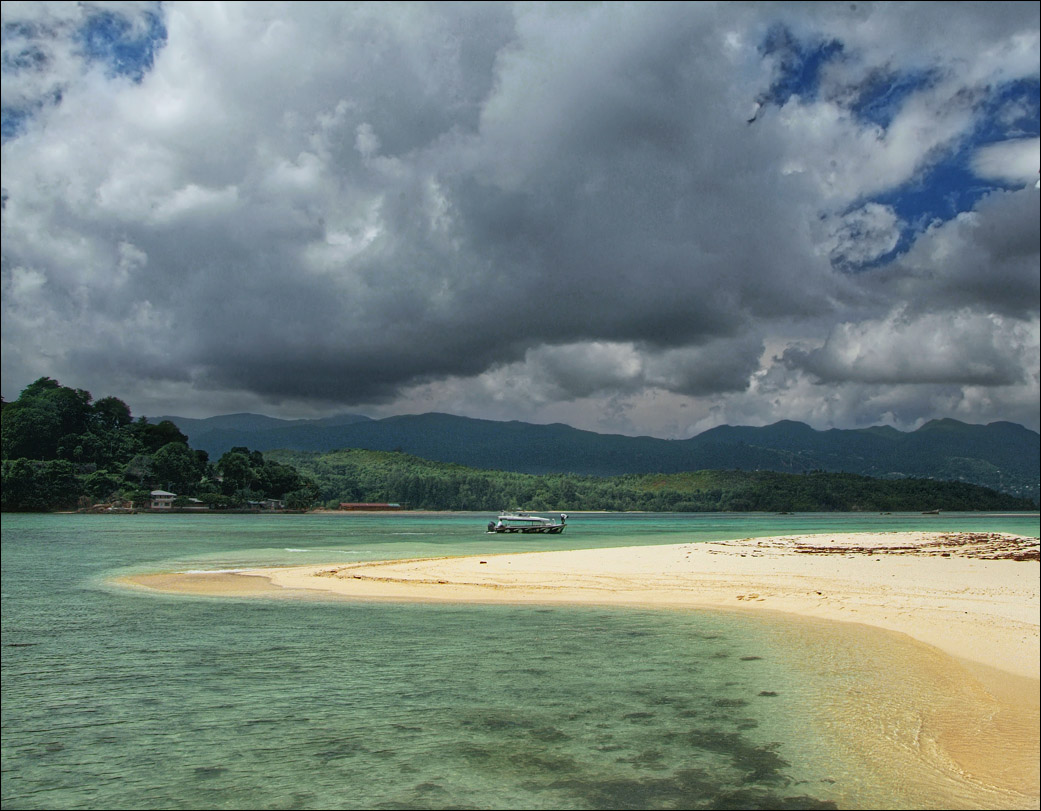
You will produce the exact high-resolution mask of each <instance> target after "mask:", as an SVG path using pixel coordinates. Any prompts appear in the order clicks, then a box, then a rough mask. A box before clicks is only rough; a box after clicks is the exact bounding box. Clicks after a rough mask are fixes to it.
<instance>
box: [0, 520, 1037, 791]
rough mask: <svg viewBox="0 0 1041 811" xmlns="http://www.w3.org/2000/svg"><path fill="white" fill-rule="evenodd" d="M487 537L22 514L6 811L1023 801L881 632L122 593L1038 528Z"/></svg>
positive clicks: (628, 611) (5, 611)
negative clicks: (144, 582)
mask: <svg viewBox="0 0 1041 811" xmlns="http://www.w3.org/2000/svg"><path fill="white" fill-rule="evenodd" d="M491 517H493V516H490V515H488V514H481V513H450V514H414V513H408V512H403V513H394V514H379V515H376V514H371V515H359V514H353V515H322V514H307V515H261V514H257V515H184V514H175V515H112V516H108V515H78V514H76V515H67V514H61V515H59V514H46V515H37V514H33V515H22V514H5V515H4V516H3V519H2V648H0V652H2V702H0V732H2V735H0V742H2V764H0V765H2V797H0V801H2V806H3V808H12V809H14V808H48V809H54V808H58V809H65V808H112V809H123V808H134V809H181V808H230V809H239V808H286V809H291V808H301V809H311V808H350V809H354V808H359V809H404V808H432V809H435V808H436V809H448V808H481V809H500V808H501V809H512V808H518V809H520V808H524V809H543V808H545V809H626V808H639V809H657V808H663V809H664V808H683V809H702V808H706V809H730V808H734V809H737V808H741V809H754V808H764V809H766V808H769V809H785V808H806V809H814V808H927V807H952V806H953V807H972V806H986V805H992V806H996V807H1000V806H1003V805H1004V806H1006V807H1008V806H1010V805H1011V806H1014V805H1015V798H1014V797H1011V798H1010V797H1009V796H1003V795H1001V794H1000V793H998V794H995V793H994V792H992V791H989V790H985V789H981V788H980V787H979V786H973V785H971V784H969V783H966V781H965V780H963V779H961V778H960V777H959V776H958V775H956V774H953V772H952V770H951V769H950V768H949V766H950V764H949V763H947V762H946V761H945V760H944V757H943V753H942V752H937V751H934V749H935V747H932V746H930V745H929V741H928V740H926V738H927V735H923V729H927V728H928V726H929V723H928V722H929V719H928V717H927V715H928V712H929V711H930V710H928V709H925V708H927V707H932V706H935V705H936V704H937V702H939V704H941V705H942V704H943V703H944V702H947V703H948V704H949V705H950V707H949V708H950V709H953V710H956V709H957V707H960V706H961V705H962V703H961V699H960V698H959V694H958V689H959V687H958V685H960V684H962V681H961V680H960V679H959V677H958V674H957V673H954V672H952V668H954V669H955V670H956V669H957V665H956V664H955V663H953V662H952V660H949V659H947V658H946V657H944V656H942V655H941V654H940V653H939V652H938V651H935V650H934V649H932V648H928V647H926V646H924V645H921V644H919V643H915V642H913V641H911V640H909V639H907V638H906V637H899V636H898V635H894V634H889V633H886V632H882V631H878V630H874V629H871V628H868V627H866V626H859V625H854V624H850V623H828V622H823V621H809V620H800V619H796V618H793V617H790V616H785V615H781V614H770V613H769V612H762V613H756V614H753V613H752V612H745V613H740V612H734V613H728V612H723V611H701V610H686V609H683V610H680V609H675V608H672V609H662V610H652V609H648V608H630V607H625V608H622V607H619V608H609V607H596V606H575V607H566V606H559V605H554V606H530V605H526V606H505V605H465V604H460V605H442V604H426V603H423V604H408V603H395V602H351V601H344V600H338V601H332V600H322V599H317V598H316V599H284V598H281V599H279V598H271V597H249V598H215V597H196V596H181V595H167V594H158V593H151V592H147V591H144V590H141V589H133V588H129V587H125V586H122V585H119V584H118V583H116V582H115V581H116V580H117V579H118V578H120V577H122V576H125V575H130V574H136V573H145V572H160V571H225V570H231V571H235V570H241V569H247V568H253V567H261V566H283V565H292V564H315V563H345V562H356V561H363V560H377V559H398V558H413V557H441V556H447V555H472V554H481V555H485V554H494V553H496V552H516V551H522V550H556V549H587V548H606V547H614V546H636V545H649V544H673V543H696V542H703V541H714V540H723V539H736V538H745V537H754V536H766V535H788V534H804V533H824V532H857V531H891V530H973V531H1003V532H1014V533H1018V534H1021V535H1027V536H1032V537H1037V536H1038V535H1039V519H1038V514H1037V513H1032V514H1003V515H988V514H981V513H962V514H958V513H945V514H941V515H938V516H937V515H930V516H925V515H918V514H892V515H868V514H836V513H819V514H794V515H767V514H661V513H626V514H606V513H605V514H575V515H572V516H571V517H570V519H569V521H568V528H567V531H566V532H565V533H564V534H563V535H552V536H550V535H544V536H543V535H536V536H531V535H522V536H502V535H492V534H487V533H486V532H485V527H486V525H487V522H488V520H489V519H490V518H491ZM1010 565H1018V564H1010ZM944 679H949V680H950V681H949V683H945V682H944V681H943V680H944ZM938 685H939V686H938Z"/></svg>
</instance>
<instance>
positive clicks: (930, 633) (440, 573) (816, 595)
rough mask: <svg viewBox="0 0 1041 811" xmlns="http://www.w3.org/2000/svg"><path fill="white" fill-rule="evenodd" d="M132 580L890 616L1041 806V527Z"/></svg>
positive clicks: (962, 761)
mask: <svg viewBox="0 0 1041 811" xmlns="http://www.w3.org/2000/svg"><path fill="white" fill-rule="evenodd" d="M124 582H126V583H129V584H132V585H134V586H136V587H138V588H142V587H143V588H147V589H154V590H158V591H164V592H179V593H191V594H196V595H198V594H206V595H211V596H237V597H243V596H290V595H295V596H300V595H311V596H317V597H325V598H333V599H348V600H393V601H443V602H455V603H461V602H483V603H513V604H531V603H542V604H547V603H548V604H601V605H616V606H647V607H657V608H707V609H717V610H718V609H723V610H730V611H746V612H747V611H752V612H756V611H758V612H763V611H771V612H783V613H785V614H789V615H797V616H799V617H802V618H810V619H816V620H829V621H839V622H846V623H859V624H862V625H868V626H874V627H876V628H881V629H884V630H886V631H889V632H892V633H895V634H901V635H906V637H909V638H910V639H911V640H913V641H915V642H916V643H918V644H921V645H925V646H931V647H932V648H933V649H937V650H939V651H940V652H942V653H943V654H946V655H947V657H951V658H949V659H948V661H950V662H951V663H952V665H951V667H952V668H954V669H957V670H958V672H963V673H964V680H966V681H967V680H972V681H974V683H975V684H978V685H980V686H982V688H983V691H984V693H985V701H984V703H986V704H987V705H988V706H989V707H990V708H991V709H989V710H987V712H986V715H987V728H986V730H982V729H977V730H975V731H974V732H973V733H971V734H970V733H969V732H968V730H964V731H960V730H961V727H962V726H963V725H964V724H963V722H962V721H958V722H955V720H954V719H951V723H950V724H949V729H947V730H946V731H945V732H944V733H943V737H944V740H943V745H944V749H945V753H946V754H945V757H949V758H953V759H954V761H955V765H956V767H957V768H958V770H960V771H963V772H965V773H967V774H970V775H973V776H974V777H975V778H978V779H980V780H982V781H983V782H985V783H986V784H987V785H989V786H991V787H994V788H997V789H1001V790H1006V789H1007V790H1009V791H1011V792H1012V794H1011V795H1009V796H1010V797H1015V798H1017V799H1015V800H1014V801H1013V803H1012V804H1013V805H1014V806H1015V805H1019V804H1021V803H1025V804H1026V805H1027V806H1029V807H1037V805H1038V798H1039V794H1041V789H1039V778H1038V754H1039V751H1038V749H1039V748H1038V728H1039V715H1041V713H1039V704H1041V701H1039V662H1041V649H1039V628H1041V578H1039V562H1038V540H1037V539H1035V538H1024V537H1021V536H1016V535H1009V534H1004V533H981V532H946V533H937V532H929V533H926V532H885V533H851V534H823V535H797V536H786V537H770V538H745V539H741V540H733V541H720V542H707V543H682V544H674V545H663V546H635V547H620V548H605V549H585V550H574V551H561V552H526V553H509V554H494V555H480V556H467V557H445V558H433V559H411V560H392V561H375V562H364V563H351V564H326V565H311V566H295V567H286V568H267V569H252V570H244V571H242V572H239V573H234V574H228V573H221V574H219V575H209V574H206V573H191V574H188V573H166V574H156V575H138V576H132V577H128V578H124ZM981 706H982V705H981ZM981 734H983V736H984V737H982V738H981V737H980V735H981ZM984 739H986V741H988V742H989V743H986V744H984ZM972 804H975V803H972ZM987 804H990V803H989V802H988V803H987ZM996 804H997V805H998V806H1001V805H1005V803H1004V802H1001V801H997V803H996Z"/></svg>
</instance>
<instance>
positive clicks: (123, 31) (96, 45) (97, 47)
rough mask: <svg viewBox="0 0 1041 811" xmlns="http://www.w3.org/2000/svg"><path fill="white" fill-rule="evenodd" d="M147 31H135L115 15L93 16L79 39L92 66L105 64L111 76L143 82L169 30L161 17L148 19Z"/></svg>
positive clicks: (96, 14) (97, 14)
mask: <svg viewBox="0 0 1041 811" xmlns="http://www.w3.org/2000/svg"><path fill="white" fill-rule="evenodd" d="M144 19H145V22H146V25H145V27H144V29H143V30H142V29H139V28H135V27H134V25H133V24H132V23H131V22H130V20H128V19H127V18H126V17H124V16H122V15H120V14H117V13H115V12H113V11H107V10H106V11H99V12H97V13H95V14H92V15H90V17H88V18H87V21H86V22H85V23H84V25H83V26H82V27H81V28H80V30H79V31H78V32H77V35H76V39H77V40H78V41H79V45H80V49H81V51H82V53H83V55H84V57H86V59H87V61H88V62H101V63H103V64H104V65H105V68H106V72H107V73H108V75H109V76H125V77H127V78H129V79H131V80H133V81H135V82H140V81H141V80H142V79H143V78H144V75H145V74H146V73H147V72H148V71H149V70H151V69H152V65H153V64H154V62H155V55H156V52H157V51H158V50H159V49H160V48H162V47H163V45H164V44H165V43H166V26H165V25H164V24H163V19H162V17H161V16H160V15H159V14H157V13H152V12H147V13H146V14H145V15H144Z"/></svg>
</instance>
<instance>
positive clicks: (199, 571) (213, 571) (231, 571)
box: [181, 569, 252, 574]
mask: <svg viewBox="0 0 1041 811" xmlns="http://www.w3.org/2000/svg"><path fill="white" fill-rule="evenodd" d="M249 571H252V570H251V569H185V570H184V571H183V572H181V574H242V573H243V572H249Z"/></svg>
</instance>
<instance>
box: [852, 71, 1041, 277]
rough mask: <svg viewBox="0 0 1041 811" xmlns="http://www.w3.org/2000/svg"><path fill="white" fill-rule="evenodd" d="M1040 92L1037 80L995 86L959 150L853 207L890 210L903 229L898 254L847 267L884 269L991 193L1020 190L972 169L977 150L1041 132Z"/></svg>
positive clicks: (858, 202)
mask: <svg viewBox="0 0 1041 811" xmlns="http://www.w3.org/2000/svg"><path fill="white" fill-rule="evenodd" d="M1039 94H1041V83H1039V82H1038V81H1037V80H1036V79H1027V80H1016V81H1014V82H1007V83H1004V84H1002V85H998V86H996V87H993V88H991V90H990V92H989V93H988V94H987V95H986V97H985V98H983V99H982V100H981V102H980V106H979V109H978V112H977V125H976V127H975V128H974V129H973V131H972V132H971V133H969V134H968V135H967V137H965V138H964V139H963V140H962V141H961V142H960V143H959V144H958V145H957V147H956V148H955V149H952V150H951V151H950V152H949V153H947V154H946V155H944V156H943V157H942V158H941V159H940V160H938V161H936V162H935V163H933V164H932V165H931V166H929V167H928V168H927V169H926V171H924V172H923V173H921V174H920V175H919V176H917V177H915V178H914V179H913V180H911V181H909V182H907V183H905V184H903V185H902V186H900V187H899V188H896V189H892V190H890V191H888V192H886V193H884V194H880V195H876V196H874V197H873V198H871V199H870V200H858V201H857V202H856V203H854V204H852V205H851V206H850V207H849V211H852V210H854V209H856V208H859V207H860V206H862V205H864V204H865V203H868V202H873V203H879V204H881V205H885V206H891V207H892V208H893V210H894V212H895V213H896V215H897V216H898V217H899V218H900V221H901V222H902V223H903V224H904V226H903V228H902V229H901V234H900V238H899V240H898V242H897V244H896V246H895V247H894V248H893V250H891V251H889V252H888V253H886V254H884V255H882V256H878V257H876V258H874V259H872V260H871V261H869V262H865V263H861V264H857V265H855V266H854V265H849V264H846V265H844V266H843V268H842V269H843V270H846V271H851V272H857V271H863V270H870V269H871V268H875V267H879V266H881V265H885V264H887V263H889V262H891V261H892V260H893V259H894V258H895V257H896V256H898V255H900V254H901V253H903V252H905V251H906V250H907V249H908V248H909V247H910V245H911V243H912V242H913V241H914V239H915V238H916V237H917V236H918V235H919V234H920V233H921V232H922V231H924V230H925V229H926V228H928V227H929V226H930V225H931V224H933V223H934V222H937V221H940V222H946V221H947V220H951V219H953V218H954V217H956V216H958V215H959V214H961V213H963V212H966V211H971V210H972V209H973V208H974V207H975V206H976V204H977V203H978V202H979V201H980V199H981V198H983V197H984V196H986V195H987V194H990V193H991V192H994V191H997V190H999V189H1015V188H1017V187H1018V184H1016V183H1012V182H1008V181H1003V180H1001V179H1000V178H989V177H988V178H983V177H980V176H979V175H977V174H976V173H975V172H974V171H973V169H972V159H973V156H974V155H975V154H976V152H977V150H979V149H980V148H981V147H984V146H987V145H988V144H994V143H1000V142H1002V141H1006V140H1009V139H1013V138H1025V137H1031V136H1037V135H1039V134H1041V109H1039V108H1041V105H1039ZM1039 168H1041V167H1039Z"/></svg>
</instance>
